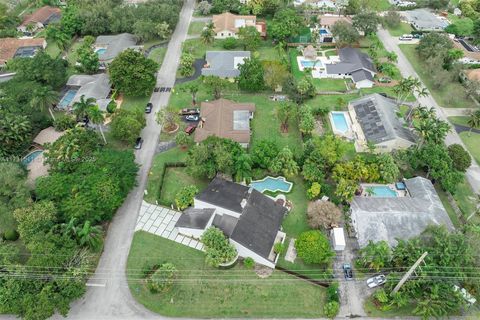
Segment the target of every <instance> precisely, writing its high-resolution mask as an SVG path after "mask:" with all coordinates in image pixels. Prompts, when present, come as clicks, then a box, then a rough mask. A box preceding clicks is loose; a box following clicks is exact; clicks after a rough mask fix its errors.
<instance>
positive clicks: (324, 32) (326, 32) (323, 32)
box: [320, 29, 328, 34]
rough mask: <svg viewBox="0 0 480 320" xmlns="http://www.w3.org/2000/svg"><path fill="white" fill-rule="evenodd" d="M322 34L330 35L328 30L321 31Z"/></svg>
mask: <svg viewBox="0 0 480 320" xmlns="http://www.w3.org/2000/svg"><path fill="white" fill-rule="evenodd" d="M320 34H328V31H327V30H326V29H320Z"/></svg>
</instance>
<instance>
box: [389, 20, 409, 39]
mask: <svg viewBox="0 0 480 320" xmlns="http://www.w3.org/2000/svg"><path fill="white" fill-rule="evenodd" d="M387 29H388V32H389V33H390V34H391V35H392V36H394V37H400V36H402V35H404V34H410V33H411V32H412V31H413V28H412V27H411V26H410V25H409V24H408V23H405V22H400V24H399V25H398V27H396V28H390V27H387Z"/></svg>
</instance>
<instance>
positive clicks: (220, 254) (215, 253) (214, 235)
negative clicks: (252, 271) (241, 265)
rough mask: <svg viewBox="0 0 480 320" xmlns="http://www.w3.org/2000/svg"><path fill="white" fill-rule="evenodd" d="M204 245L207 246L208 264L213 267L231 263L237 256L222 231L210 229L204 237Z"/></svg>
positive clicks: (202, 239)
mask: <svg viewBox="0 0 480 320" xmlns="http://www.w3.org/2000/svg"><path fill="white" fill-rule="evenodd" d="M201 241H202V243H203V244H204V245H205V246H206V250H205V251H206V258H205V260H206V262H207V264H208V265H211V266H212V267H218V266H219V265H220V264H222V263H226V262H230V261H232V260H233V258H235V256H236V255H237V250H236V249H235V247H234V246H232V245H231V244H230V242H229V241H228V239H227V238H226V237H225V235H224V234H223V232H222V230H220V229H218V228H215V227H210V228H208V230H207V231H205V233H204V234H203V235H202V238H201Z"/></svg>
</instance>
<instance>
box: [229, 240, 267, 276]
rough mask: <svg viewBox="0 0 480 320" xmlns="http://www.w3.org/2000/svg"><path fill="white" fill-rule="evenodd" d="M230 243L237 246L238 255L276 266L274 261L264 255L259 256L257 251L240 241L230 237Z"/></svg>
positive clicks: (265, 264)
mask: <svg viewBox="0 0 480 320" xmlns="http://www.w3.org/2000/svg"><path fill="white" fill-rule="evenodd" d="M230 243H231V244H233V245H234V246H235V248H236V249H237V252H238V255H239V256H240V257H243V258H248V257H250V258H252V259H253V260H254V261H255V262H256V263H259V264H262V265H264V266H267V267H269V268H272V269H273V268H275V263H274V262H273V261H270V260H268V259H265V258H264V257H261V256H259V255H258V254H256V253H255V252H253V251H251V250H250V249H247V248H245V247H244V246H243V245H241V244H240V243H238V242H236V241H235V240H232V239H230Z"/></svg>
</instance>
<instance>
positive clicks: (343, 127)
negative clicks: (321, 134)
mask: <svg viewBox="0 0 480 320" xmlns="http://www.w3.org/2000/svg"><path fill="white" fill-rule="evenodd" d="M330 114H331V117H332V118H331V119H332V124H333V126H334V128H333V130H334V131H338V132H341V133H347V131H348V130H349V129H350V127H349V126H348V122H347V116H346V115H345V112H331V113H330Z"/></svg>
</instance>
